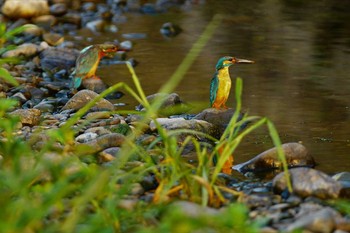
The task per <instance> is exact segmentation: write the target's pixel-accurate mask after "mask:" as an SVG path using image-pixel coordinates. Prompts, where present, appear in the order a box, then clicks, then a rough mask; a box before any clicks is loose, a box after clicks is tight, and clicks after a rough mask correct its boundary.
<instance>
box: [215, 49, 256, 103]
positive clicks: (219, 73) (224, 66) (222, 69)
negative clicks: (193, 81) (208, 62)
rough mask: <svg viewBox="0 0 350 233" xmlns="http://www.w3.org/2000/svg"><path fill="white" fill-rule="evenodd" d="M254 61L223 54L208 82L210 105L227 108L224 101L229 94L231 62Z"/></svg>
mask: <svg viewBox="0 0 350 233" xmlns="http://www.w3.org/2000/svg"><path fill="white" fill-rule="evenodd" d="M252 63H254V61H250V60H246V59H239V58H235V57H229V56H225V57H222V58H220V59H219V60H218V62H217V64H216V67H215V68H216V72H215V74H214V77H213V78H212V80H211V83H210V106H211V107H212V108H216V109H222V108H224V109H227V107H226V101H227V99H228V96H229V95H230V89H231V78H230V73H229V69H228V68H229V67H230V66H231V65H233V64H252Z"/></svg>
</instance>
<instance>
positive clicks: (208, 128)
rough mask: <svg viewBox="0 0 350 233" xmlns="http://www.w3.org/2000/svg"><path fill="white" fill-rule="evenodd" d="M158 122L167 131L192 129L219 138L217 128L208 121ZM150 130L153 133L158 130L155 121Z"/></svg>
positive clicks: (179, 119) (177, 120)
mask: <svg viewBox="0 0 350 233" xmlns="http://www.w3.org/2000/svg"><path fill="white" fill-rule="evenodd" d="M156 121H157V122H158V123H159V124H160V125H161V126H162V127H163V128H165V129H167V130H177V129H190V130H195V131H198V132H202V133H205V134H209V135H211V136H213V137H219V134H218V130H217V128H216V127H215V126H214V125H212V124H210V123H208V122H206V121H201V120H185V119H184V118H172V119H169V118H157V119H156ZM150 129H151V130H152V131H154V130H156V129H157V127H156V124H155V122H154V120H152V121H151V123H150Z"/></svg>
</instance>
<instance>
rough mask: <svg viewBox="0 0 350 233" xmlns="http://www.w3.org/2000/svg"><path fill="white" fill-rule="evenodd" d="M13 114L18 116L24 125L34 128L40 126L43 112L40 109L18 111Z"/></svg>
mask: <svg viewBox="0 0 350 233" xmlns="http://www.w3.org/2000/svg"><path fill="white" fill-rule="evenodd" d="M11 114H12V115H15V116H18V117H19V119H20V121H21V123H22V124H23V125H28V126H34V125H38V124H39V121H40V116H41V111H40V110H39V109H18V110H15V111H13V112H12V113H11Z"/></svg>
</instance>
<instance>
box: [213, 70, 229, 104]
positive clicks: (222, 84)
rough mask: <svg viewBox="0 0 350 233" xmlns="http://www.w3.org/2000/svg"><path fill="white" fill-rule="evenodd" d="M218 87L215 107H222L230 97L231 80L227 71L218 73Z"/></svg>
mask: <svg viewBox="0 0 350 233" xmlns="http://www.w3.org/2000/svg"><path fill="white" fill-rule="evenodd" d="M218 79H219V87H218V90H217V93H216V99H215V103H216V105H219V106H221V105H224V104H225V103H226V101H227V99H228V97H229V95H230V90H231V78H230V75H229V72H228V69H221V70H219V72H218Z"/></svg>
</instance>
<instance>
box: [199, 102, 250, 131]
mask: <svg viewBox="0 0 350 233" xmlns="http://www.w3.org/2000/svg"><path fill="white" fill-rule="evenodd" d="M234 112H235V110H234V109H232V108H228V109H223V110H218V109H215V108H207V109H204V110H203V111H202V112H201V113H199V114H197V115H196V116H195V117H194V119H197V120H203V121H207V122H209V123H212V124H213V125H216V126H217V127H219V128H220V131H221V132H222V133H223V132H224V130H225V129H226V127H227V125H228V124H229V122H230V121H231V119H232V116H233V114H234ZM241 119H242V114H240V116H239V117H238V121H240V120H241ZM248 123H249V122H246V123H244V124H242V125H241V127H242V128H244V127H245V126H246V125H247V124H248Z"/></svg>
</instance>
